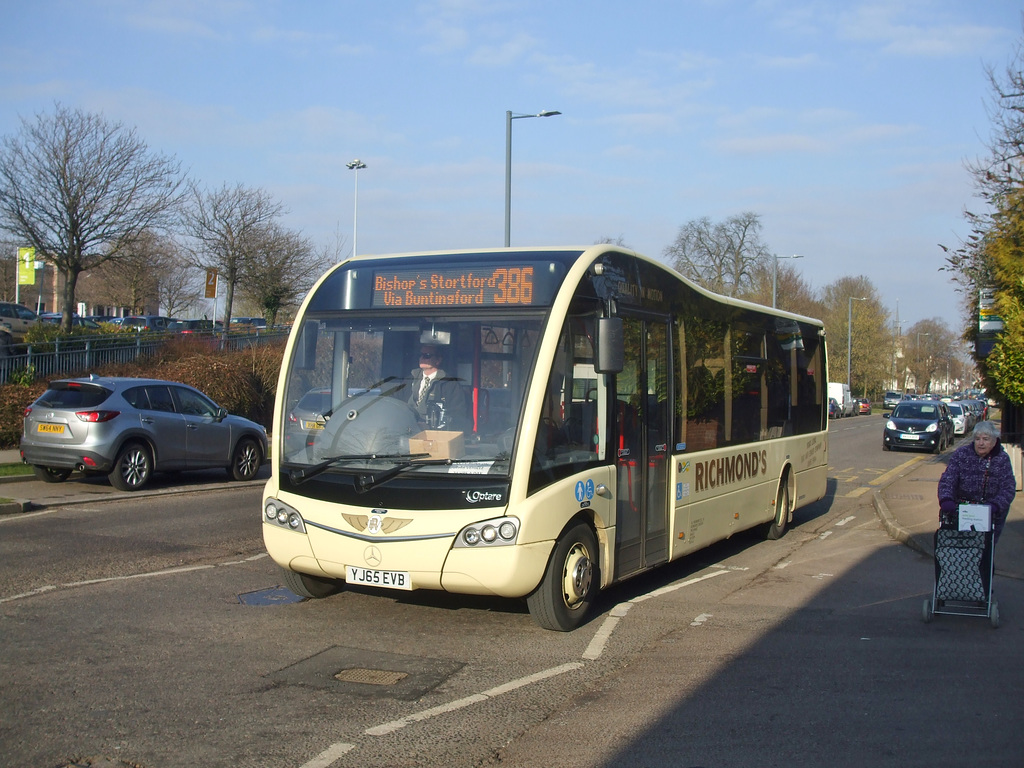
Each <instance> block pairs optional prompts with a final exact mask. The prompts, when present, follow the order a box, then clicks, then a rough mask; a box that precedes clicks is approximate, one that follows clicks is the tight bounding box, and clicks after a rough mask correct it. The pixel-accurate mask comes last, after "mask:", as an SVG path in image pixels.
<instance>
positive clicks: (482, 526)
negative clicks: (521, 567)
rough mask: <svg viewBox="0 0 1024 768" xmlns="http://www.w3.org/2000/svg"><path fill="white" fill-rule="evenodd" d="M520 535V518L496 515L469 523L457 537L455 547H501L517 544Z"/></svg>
mask: <svg viewBox="0 0 1024 768" xmlns="http://www.w3.org/2000/svg"><path fill="white" fill-rule="evenodd" d="M518 536H519V518H516V517H496V518H494V519H493V520H481V521H480V522H479V523H473V524H472V525H467V526H466V527H465V528H463V529H462V530H461V531H459V534H458V536H456V537H455V544H454V545H453V546H455V547H461V548H465V547H501V546H508V545H509V544H515V543H516V538H518Z"/></svg>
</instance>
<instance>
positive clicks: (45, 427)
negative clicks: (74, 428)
mask: <svg viewBox="0 0 1024 768" xmlns="http://www.w3.org/2000/svg"><path fill="white" fill-rule="evenodd" d="M36 432H49V433H51V434H54V435H63V434H64V425H63V424H39V425H37V426H36Z"/></svg>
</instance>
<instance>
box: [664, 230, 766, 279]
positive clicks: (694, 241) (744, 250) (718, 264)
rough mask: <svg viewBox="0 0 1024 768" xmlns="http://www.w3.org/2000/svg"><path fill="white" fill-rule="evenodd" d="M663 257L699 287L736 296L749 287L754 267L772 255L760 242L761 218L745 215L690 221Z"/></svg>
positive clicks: (762, 263)
mask: <svg viewBox="0 0 1024 768" xmlns="http://www.w3.org/2000/svg"><path fill="white" fill-rule="evenodd" d="M664 257H665V259H666V261H668V262H669V263H670V264H671V265H672V266H673V267H674V268H675V269H677V270H678V271H679V272H681V273H682V274H683V275H685V276H686V277H688V278H690V279H691V280H693V281H694V282H696V283H698V284H699V285H702V286H704V287H705V288H708V289H709V290H712V291H715V292H716V293H722V294H725V295H726V296H737V295H739V294H741V293H743V292H744V291H746V290H747V289H748V288H749V287H750V284H751V280H752V276H753V271H754V269H755V267H757V266H758V265H761V266H764V265H765V264H766V263H767V262H768V260H770V259H771V258H772V255H771V253H770V252H769V250H768V247H767V246H766V245H765V244H764V243H763V242H762V241H761V219H760V217H759V216H758V215H757V214H756V213H750V212H746V213H741V214H739V215H737V216H730V217H729V218H728V219H726V220H725V221H723V222H719V223H717V224H714V223H712V221H711V219H709V218H708V217H707V216H705V217H704V218H701V219H693V220H692V221H689V222H687V223H686V224H684V225H683V226H682V227H680V229H679V234H678V235H677V236H676V239H675V241H674V242H673V243H672V245H670V246H668V247H667V248H666V249H665V251H664Z"/></svg>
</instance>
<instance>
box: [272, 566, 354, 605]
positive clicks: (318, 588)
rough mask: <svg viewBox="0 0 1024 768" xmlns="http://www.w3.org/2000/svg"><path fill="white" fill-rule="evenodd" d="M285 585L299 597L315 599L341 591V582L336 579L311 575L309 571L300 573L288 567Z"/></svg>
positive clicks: (285, 574)
mask: <svg viewBox="0 0 1024 768" xmlns="http://www.w3.org/2000/svg"><path fill="white" fill-rule="evenodd" d="M284 585H285V586H286V587H288V589H290V590H291V591H292V592H294V593H295V594H296V595H298V596H299V597H306V598H310V599H313V600H315V599H318V598H321V597H330V596H331V595H333V594H336V593H338V592H340V591H341V582H339V581H337V580H336V579H326V578H322V577H320V576H311V575H310V574H308V573H298V572H297V571H292V570H289V569H287V568H285V570H284Z"/></svg>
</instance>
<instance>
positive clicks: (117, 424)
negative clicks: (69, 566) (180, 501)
mask: <svg viewBox="0 0 1024 768" xmlns="http://www.w3.org/2000/svg"><path fill="white" fill-rule="evenodd" d="M21 455H22V457H23V458H24V459H25V462H26V463H28V464H31V465H32V469H33V471H34V472H35V475H36V477H38V478H39V479H41V480H45V481H46V482H50V483H57V482H61V481H64V480H66V479H67V478H68V477H69V476H70V475H71V473H72V471H74V470H78V471H81V472H85V473H87V474H106V475H107V478H108V479H109V480H110V484H111V485H113V486H114V487H115V488H118V489H119V490H122V491H137V490H139V489H141V488H143V487H144V486H145V485H146V483H147V482H149V478H150V477H151V476H152V474H153V472H161V471H177V470H182V469H209V468H211V467H224V468H225V469H227V471H228V474H229V475H230V476H231V477H232V478H234V479H235V480H252V479H253V478H254V477H255V476H256V473H257V472H258V471H259V468H260V465H261V464H262V463H263V460H264V458H265V457H266V455H267V432H266V430H265V429H264V428H263V426H261V425H260V424H257V423H256V422H254V421H249V419H244V418H242V417H241V416H232V415H230V414H229V413H228V412H227V411H226V410H224V409H223V408H221V407H220V406H219V405H217V404H216V403H215V402H213V401H212V400H211V399H210V398H208V397H207V396H206V395H204V394H203V393H202V392H200V391H199V390H198V389H195V388H193V387H190V386H188V385H186V384H179V383H176V382H173V381H162V380H160V379H134V378H101V377H98V376H95V375H93V376H90V377H89V378H86V379H64V380H61V381H53V382H51V383H50V386H49V388H48V389H47V390H46V392H44V393H43V394H42V395H41V396H40V397H39V399H37V400H36V401H35V402H34V403H32V405H30V406H29V407H28V408H26V409H25V423H24V432H23V434H22V438H21Z"/></svg>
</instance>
